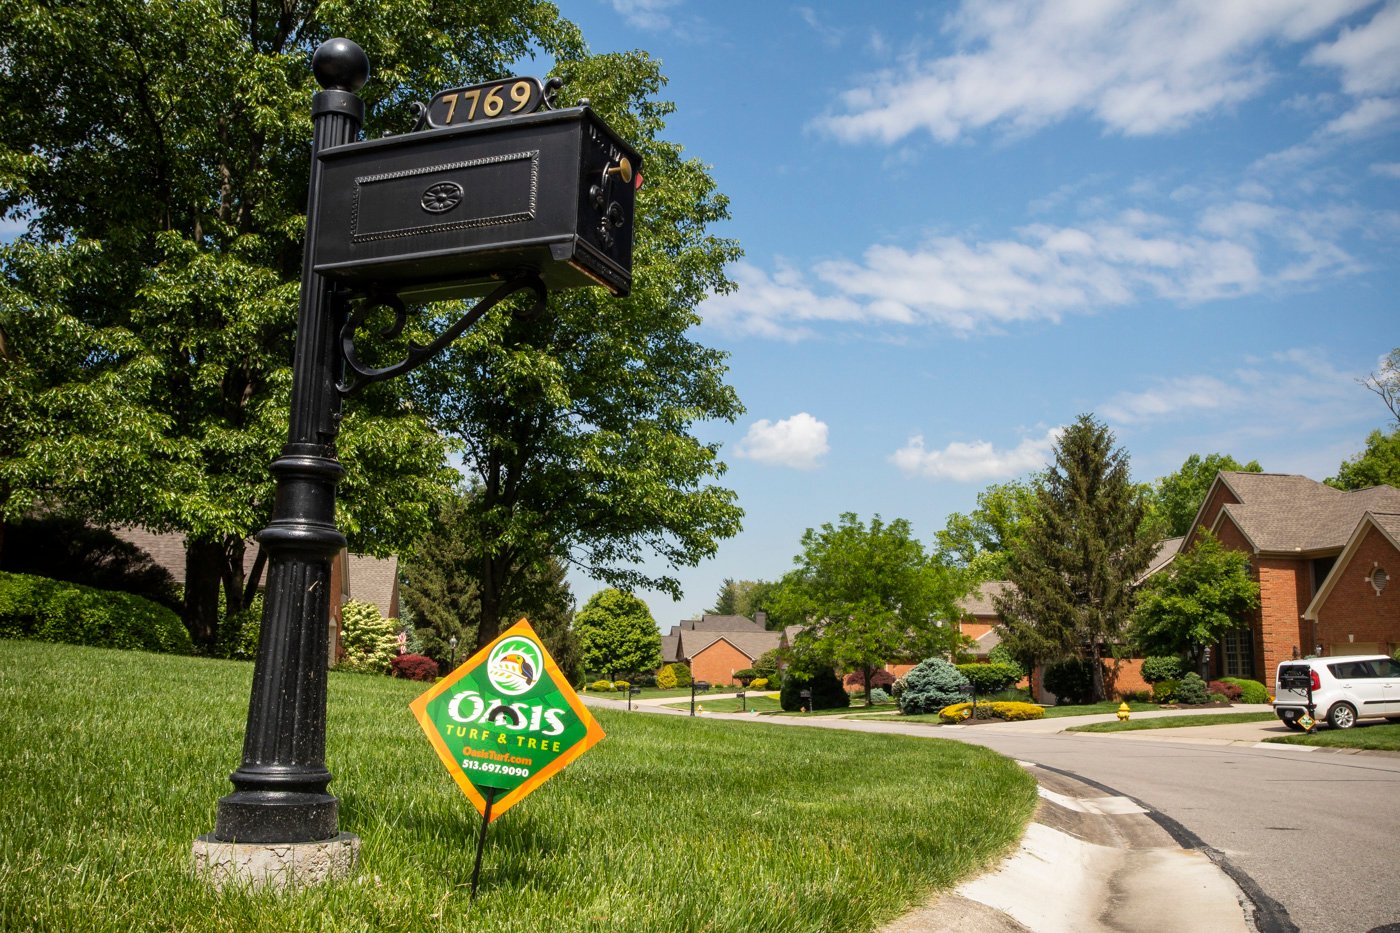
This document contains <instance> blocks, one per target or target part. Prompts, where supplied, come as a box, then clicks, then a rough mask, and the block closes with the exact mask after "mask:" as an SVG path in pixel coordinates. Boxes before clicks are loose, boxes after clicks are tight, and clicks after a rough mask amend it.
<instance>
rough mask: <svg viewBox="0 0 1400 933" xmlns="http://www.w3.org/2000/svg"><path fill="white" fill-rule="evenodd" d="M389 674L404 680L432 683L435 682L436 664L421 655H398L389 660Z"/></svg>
mask: <svg viewBox="0 0 1400 933" xmlns="http://www.w3.org/2000/svg"><path fill="white" fill-rule="evenodd" d="M389 674H390V675H391V676H393V677H402V678H404V679H405V680H421V681H424V682H426V683H432V682H433V681H435V680H437V676H438V663H437V662H436V661H434V660H433V659H432V658H429V657H424V656H423V655H421V654H399V655H395V656H394V657H392V658H390V659H389Z"/></svg>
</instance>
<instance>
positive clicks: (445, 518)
mask: <svg viewBox="0 0 1400 933" xmlns="http://www.w3.org/2000/svg"><path fill="white" fill-rule="evenodd" d="M479 508H480V503H479V502H478V500H477V495H476V493H474V492H473V491H471V490H468V489H466V488H462V487H459V488H458V489H457V490H456V491H455V492H454V494H453V495H452V496H450V497H449V498H448V499H447V500H445V501H444V502H443V503H442V504H441V505H440V506H439V507H438V509H437V511H436V513H435V515H434V518H433V525H432V530H431V531H430V532H428V534H426V535H424V536H423V537H422V538H421V539H420V540H419V541H418V542H417V543H416V544H415V545H414V547H413V549H412V550H411V551H410V552H409V553H408V554H406V555H405V556H404V559H403V560H402V562H401V563H400V571H399V573H400V585H401V590H400V599H401V601H402V603H403V605H404V607H405V608H406V609H407V610H408V612H407V613H406V616H408V617H410V618H412V620H413V624H414V627H415V630H416V632H417V635H418V638H419V640H420V642H421V643H422V645H423V651H424V653H426V654H427V655H428V656H429V657H432V658H435V659H437V660H438V661H442V662H447V661H448V660H450V658H451V657H452V650H451V647H450V646H449V645H448V639H449V638H452V637H454V636H455V637H456V638H457V652H456V655H457V657H458V658H459V659H460V658H462V657H465V656H466V655H468V654H470V653H471V651H472V646H473V645H475V644H476V640H477V628H478V624H479V621H480V613H481V598H480V589H481V585H480V582H479V580H478V578H477V574H478V573H479V572H480V569H481V565H480V560H479V555H480V552H481V546H480V544H479V542H474V541H472V540H471V535H472V534H474V533H476V531H477V528H478V525H477V522H476V521H475V513H476V511H477V510H478V509H479ZM572 605H573V594H572V592H571V591H570V588H569V583H568V580H567V575H566V571H565V567H564V564H563V562H562V561H560V560H559V559H558V558H555V557H546V558H545V559H544V560H543V562H541V563H536V564H531V565H529V566H528V567H525V568H523V569H522V572H520V573H517V574H515V575H513V577H512V579H511V586H510V589H509V590H508V591H507V592H506V593H505V594H504V599H503V602H502V607H503V608H502V614H503V617H504V618H506V619H508V620H510V621H511V622H514V621H515V620H516V619H519V618H522V617H523V618H526V619H529V620H530V624H531V625H532V626H533V627H534V629H535V631H536V632H537V633H539V636H540V638H541V639H542V640H543V641H544V643H545V647H547V648H548V649H549V653H550V654H551V655H553V656H554V660H555V662H556V663H558V665H559V667H560V668H561V669H562V670H563V671H564V673H565V674H566V676H568V678H569V679H570V680H574V679H576V675H577V673H578V654H579V652H578V643H577V639H576V638H575V637H574V633H573V630H572V627H571V622H572V617H573V610H572Z"/></svg>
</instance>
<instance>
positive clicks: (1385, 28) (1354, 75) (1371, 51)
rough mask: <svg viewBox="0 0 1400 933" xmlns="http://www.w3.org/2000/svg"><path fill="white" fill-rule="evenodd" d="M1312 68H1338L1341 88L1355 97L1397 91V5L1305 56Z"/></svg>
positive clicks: (1399, 87)
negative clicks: (1323, 66)
mask: <svg viewBox="0 0 1400 933" xmlns="http://www.w3.org/2000/svg"><path fill="white" fill-rule="evenodd" d="M1307 61H1308V62H1310V63H1311V64H1314V65H1326V66H1331V67H1334V68H1337V69H1339V70H1340V71H1341V73H1342V87H1343V89H1345V90H1346V92H1347V93H1348V94H1351V95H1352V96H1354V97H1368V96H1372V95H1377V94H1388V93H1393V92H1395V91H1397V90H1400V3H1395V2H1393V0H1392V2H1390V3H1388V4H1386V5H1385V6H1383V7H1381V9H1380V10H1378V11H1377V12H1376V15H1375V16H1373V17H1372V18H1371V20H1370V21H1369V22H1367V23H1365V24H1364V25H1361V26H1358V27H1356V28H1355V29H1351V28H1348V29H1343V30H1342V33H1341V35H1340V36H1339V37H1338V38H1337V40H1336V41H1335V42H1330V43H1324V44H1322V45H1319V46H1317V47H1316V48H1315V49H1313V50H1312V52H1310V53H1309V54H1308V57H1307Z"/></svg>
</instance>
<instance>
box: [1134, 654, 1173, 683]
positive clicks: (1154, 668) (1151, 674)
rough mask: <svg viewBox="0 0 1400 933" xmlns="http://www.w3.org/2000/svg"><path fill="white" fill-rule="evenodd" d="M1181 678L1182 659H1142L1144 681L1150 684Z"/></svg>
mask: <svg viewBox="0 0 1400 933" xmlns="http://www.w3.org/2000/svg"><path fill="white" fill-rule="evenodd" d="M1180 677H1181V658H1177V657H1151V658H1143V659H1142V679H1143V680H1145V681H1147V682H1148V683H1150V684H1156V683H1160V682H1161V681H1164V680H1178V679H1180Z"/></svg>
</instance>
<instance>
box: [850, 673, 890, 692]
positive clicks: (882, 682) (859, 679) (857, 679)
mask: <svg viewBox="0 0 1400 933" xmlns="http://www.w3.org/2000/svg"><path fill="white" fill-rule="evenodd" d="M842 682H843V683H844V684H845V686H846V689H847V690H851V689H858V690H864V689H865V688H866V683H865V674H864V673H862V672H861V671H852V672H851V673H849V674H847V675H846V678H845V680H844V681H842ZM870 686H871V687H878V688H880V689H881V690H888V689H889V688H890V687H893V686H894V675H893V674H891V673H890V672H889V671H887V670H883V669H882V670H878V671H874V672H872V673H871V675H870Z"/></svg>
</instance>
